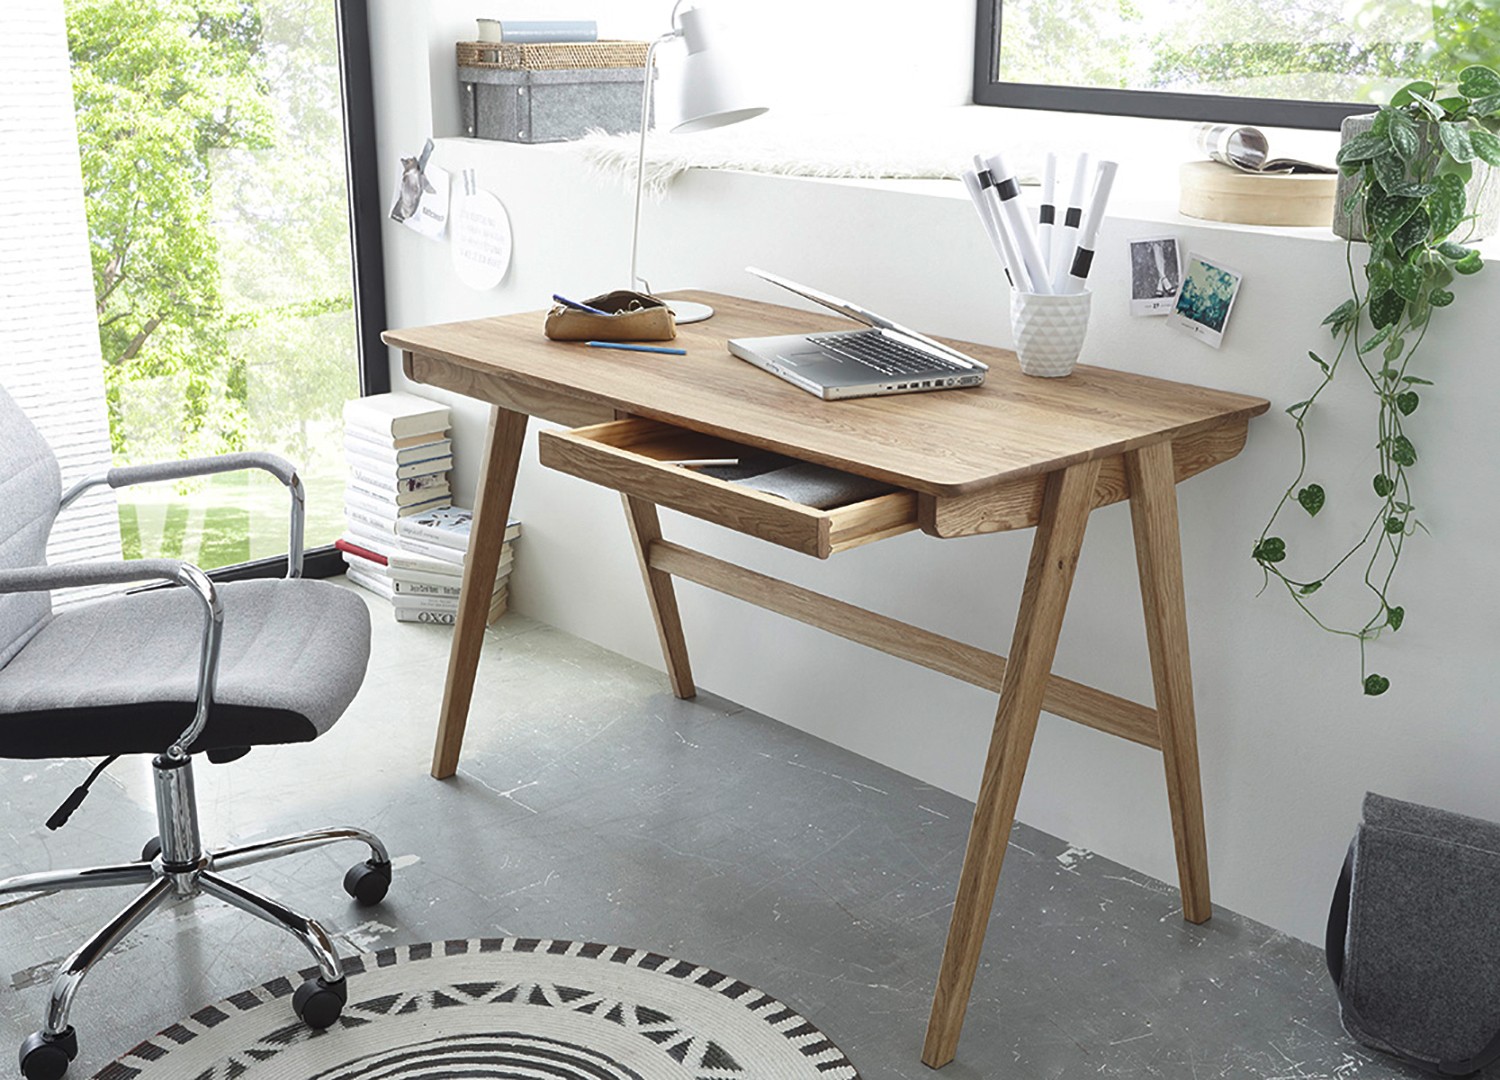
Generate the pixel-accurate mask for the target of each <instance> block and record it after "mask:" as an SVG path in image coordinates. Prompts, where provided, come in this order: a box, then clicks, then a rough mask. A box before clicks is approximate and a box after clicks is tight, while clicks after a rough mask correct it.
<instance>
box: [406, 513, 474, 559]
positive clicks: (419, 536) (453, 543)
mask: <svg viewBox="0 0 1500 1080" xmlns="http://www.w3.org/2000/svg"><path fill="white" fill-rule="evenodd" d="M404 526H405V527H404V528H401V529H400V530H398V532H399V534H400V536H401V537H402V539H411V540H420V541H421V542H423V543H426V544H433V545H436V546H438V547H445V548H447V549H449V550H450V551H456V552H458V553H459V554H460V555H463V554H467V552H468V550H469V534H468V533H454V532H450V531H449V530H447V529H434V528H433V527H432V526H431V525H421V524H418V523H417V522H415V521H408V522H405V523H404Z"/></svg>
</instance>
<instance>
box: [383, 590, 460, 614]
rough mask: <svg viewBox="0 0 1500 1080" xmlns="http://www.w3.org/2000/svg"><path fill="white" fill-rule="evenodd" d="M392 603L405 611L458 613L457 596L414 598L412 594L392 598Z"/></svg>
mask: <svg viewBox="0 0 1500 1080" xmlns="http://www.w3.org/2000/svg"><path fill="white" fill-rule="evenodd" d="M391 603H392V604H394V605H395V606H396V607H397V608H399V609H401V610H403V611H457V610H458V597H456V596H412V595H410V594H406V595H402V596H396V595H394V591H393V595H392V597H391Z"/></svg>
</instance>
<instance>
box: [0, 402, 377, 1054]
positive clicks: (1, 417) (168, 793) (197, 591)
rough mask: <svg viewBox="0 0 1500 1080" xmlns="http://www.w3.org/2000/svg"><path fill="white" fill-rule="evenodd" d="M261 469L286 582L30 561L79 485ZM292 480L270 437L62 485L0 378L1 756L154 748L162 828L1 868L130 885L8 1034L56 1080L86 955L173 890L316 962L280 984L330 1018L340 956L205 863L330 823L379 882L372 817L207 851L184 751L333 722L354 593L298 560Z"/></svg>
mask: <svg viewBox="0 0 1500 1080" xmlns="http://www.w3.org/2000/svg"><path fill="white" fill-rule="evenodd" d="M248 468H259V469H264V470H266V471H268V472H271V473H273V474H274V475H275V476H276V477H277V478H278V479H280V480H281V481H282V483H283V484H285V485H286V486H287V488H288V489H289V490H290V493H291V503H292V517H291V536H290V549H289V550H290V557H289V559H288V573H287V579H286V580H259V581H241V582H233V583H227V584H216V583H214V582H213V581H210V580H209V578H208V577H207V576H206V575H205V574H204V573H203V571H202V570H200V569H198V568H197V567H196V566H192V565H189V564H188V563H183V562H177V561H174V560H170V559H142V560H137V561H133V562H103V563H83V564H73V565H65V566H48V565H47V564H46V544H47V536H48V534H49V532H50V531H51V528H52V523H53V520H54V519H55V518H56V517H57V515H58V512H59V511H60V510H61V509H62V508H64V507H66V506H67V505H68V504H69V503H71V502H72V501H73V500H74V499H76V498H77V497H78V496H79V495H80V494H82V493H83V492H84V491H86V490H88V489H89V488H90V487H93V486H96V485H99V484H108V485H109V486H110V487H123V486H126V485H129V484H136V483H141V482H145V481H151V480H173V479H179V478H182V477H187V476H201V475H206V474H208V473H217V472H227V471H232V470H239V469H248ZM302 503H303V493H302V482H301V480H300V479H299V478H298V476H297V472H296V470H295V469H294V468H293V467H292V466H291V465H290V464H288V463H287V462H286V461H283V460H282V459H280V458H278V457H275V456H272V455H269V454H228V455H225V456H223V457H219V458H210V459H201V460H189V461H174V462H170V463H167V464H163V465H147V466H132V467H127V468H116V469H110V470H109V471H108V472H107V473H104V474H102V475H100V476H97V477H93V478H91V479H89V480H85V481H83V482H82V483H79V484H78V485H76V486H75V487H73V488H72V489H71V490H70V491H68V492H67V494H63V493H62V490H61V481H60V479H59V473H58V466H57V459H56V458H55V457H54V456H53V455H52V452H51V451H50V450H49V449H48V447H47V445H46V443H45V442H43V440H42V438H41V436H40V435H39V434H38V432H37V430H36V428H34V427H33V426H32V425H31V423H30V422H29V421H28V420H27V419H26V417H25V416H24V415H22V413H21V410H20V408H19V406H17V404H16V403H15V401H14V400H13V399H12V398H11V397H10V395H9V394H7V393H6V392H5V390H4V389H3V388H0V757H10V758H28V759H30V758H48V757H96V756H97V757H108V758H109V759H110V760H113V758H114V757H115V756H118V755H120V754H141V753H154V754H156V757H155V758H154V759H153V761H152V769H153V775H154V778H155V787H156V815H157V824H158V835H157V837H156V838H154V839H153V840H152V841H150V842H149V843H148V844H147V845H146V848H145V850H144V851H142V853H141V857H140V859H138V860H136V861H131V862H121V863H116V864H114V865H112V866H95V867H89V868H87V869H78V870H62V871H53V872H49V873H42V874H28V875H25V876H22V877H13V878H9V879H6V880H4V881H0V896H3V895H5V894H13V893H25V892H51V891H55V890H61V889H94V888H106V887H112V886H116V885H144V886H145V887H146V888H145V891H144V892H142V893H141V894H140V895H139V896H138V897H137V898H136V899H135V900H134V901H132V902H131V903H130V905H129V906H128V907H126V908H125V909H124V910H123V911H121V912H120V914H119V915H117V916H115V918H114V919H113V920H112V921H111V922H110V923H109V924H108V925H107V926H105V927H104V928H103V929H102V930H100V931H99V932H98V933H97V934H95V935H94V936H93V937H92V938H90V939H89V940H88V941H87V942H85V943H84V944H83V945H82V946H81V947H80V948H79V949H78V951H77V952H75V953H74V954H73V955H72V956H71V957H70V958H69V959H68V960H67V961H66V962H65V963H64V964H63V965H62V968H61V970H60V971H59V972H58V974H57V977H56V978H55V979H54V980H53V983H52V997H51V1001H50V1003H49V1005H48V1009H47V1018H46V1023H45V1025H44V1026H43V1027H42V1029H41V1030H40V1031H37V1032H35V1033H34V1034H32V1035H31V1036H30V1037H28V1038H27V1039H26V1040H25V1042H23V1043H22V1044H21V1071H22V1072H23V1073H24V1074H25V1076H26V1077H27V1080H57V1078H58V1077H61V1076H62V1075H63V1073H65V1072H66V1071H67V1068H68V1063H69V1062H70V1061H72V1060H73V1058H74V1057H75V1056H76V1055H77V1053H78V1040H77V1035H76V1034H75V1032H74V1030H73V1028H72V1027H71V1026H70V1024H69V1023H68V1013H69V1010H70V1009H71V1007H72V1003H73V996H74V994H75V993H77V991H78V986H79V983H80V982H81V981H82V980H83V977H84V976H85V975H86V974H88V971H89V969H90V968H91V967H92V966H93V965H94V964H95V963H96V962H97V961H98V960H99V959H100V958H101V957H102V956H103V955H104V954H105V953H107V952H108V951H109V950H110V949H111V948H113V947H114V946H115V945H116V944H117V943H119V941H120V940H121V939H122V938H124V937H125V936H126V935H127V934H128V933H130V931H131V930H132V929H134V928H135V927H136V926H137V925H139V924H140V923H141V921H142V920H144V919H145V918H146V916H148V915H149V914H150V913H151V912H152V911H153V910H154V909H155V908H157V907H159V906H161V905H162V904H163V903H164V902H166V901H167V900H169V899H171V898H172V897H174V896H178V897H189V896H196V895H197V894H199V893H200V892H202V893H208V894H209V895H210V896H214V897H217V898H219V899H220V900H223V901H226V902H227V903H229V904H232V905H234V906H235V907H238V908H240V909H242V910H244V911H247V912H249V913H250V914H251V915H254V916H257V917H258V918H261V919H264V920H266V921H267V922H270V923H272V924H274V925H276V926H279V927H281V928H282V929H284V930H286V931H288V932H289V933H291V934H292V935H293V936H294V937H296V938H297V939H298V940H300V941H301V942H302V944H303V945H305V946H306V947H307V949H308V951H309V952H311V953H312V955H313V957H314V959H316V961H317V966H318V975H317V976H316V977H314V978H312V979H309V980H308V981H307V982H305V983H303V984H302V986H301V987H300V988H298V990H297V991H296V993H295V994H294V995H293V999H292V1007H293V1008H294V1009H295V1011H296V1013H297V1015H298V1017H300V1018H301V1019H302V1020H303V1021H304V1022H305V1023H307V1024H309V1025H310V1026H312V1027H317V1028H323V1027H327V1026H329V1025H330V1024H332V1023H333V1022H334V1021H335V1020H337V1019H338V1016H339V1014H340V1012H341V1011H342V1010H343V1007H344V1004H345V1002H346V1000H347V993H348V992H347V988H346V986H345V983H344V975H343V970H342V968H341V966H340V963H339V957H338V954H337V953H336V952H335V951H334V948H333V945H332V943H331V942H330V941H329V938H328V935H327V933H326V932H325V931H324V930H323V928H322V927H321V926H319V925H318V924H317V923H316V922H314V921H313V920H312V919H308V918H304V917H303V916H301V915H298V914H297V913H296V912H293V911H289V910H288V909H286V908H285V907H283V906H282V905H280V904H278V903H276V902H275V901H274V900H269V899H266V898H265V897H262V896H259V895H257V894H255V893H253V892H251V891H250V890H248V889H246V888H244V887H243V886H241V885H238V884H236V883H234V882H232V881H230V880H228V879H227V878H225V877H223V876H221V872H222V871H224V870H229V869H231V868H234V867H240V866H246V865H248V864H250V863H256V862H262V861H264V860H267V859H275V858H279V857H280V856H283V855H289V854H292V853H294V852H301V851H305V850H307V849H309V848H314V847H319V846H322V845H324V844H330V843H334V842H337V841H342V840H355V841H361V842H363V843H364V844H366V845H368V847H369V850H370V858H369V859H368V860H366V861H365V862H362V863H359V864H357V865H355V866H354V867H352V868H351V869H350V871H349V873H348V874H347V875H346V876H345V878H344V888H345V890H346V891H347V892H348V893H349V894H350V895H351V896H353V897H354V898H355V900H357V901H358V902H360V903H363V904H375V903H379V902H380V900H382V899H383V898H384V897H385V893H386V889H387V888H388V887H389V885H390V881H391V862H390V858H389V857H388V855H387V854H386V850H385V847H384V846H383V845H382V844H381V842H380V841H379V840H378V839H376V837H375V836H373V835H372V834H371V833H368V832H366V831H365V830H363V829H357V828H352V827H343V828H332V829H320V830H317V831H315V832H306V833H300V834H297V835H294V836H283V837H278V838H276V839H272V840H263V841H260V842H258V843H250V844H244V845H241V846H237V847H229V848H221V849H218V850H211V851H205V850H204V849H203V847H202V845H201V843H200V840H199V834H198V809H197V805H196V803H195V801H194V797H193V765H192V755H194V754H196V753H200V752H201V753H204V754H206V755H207V757H208V759H209V760H210V761H213V762H223V761H229V760H233V759H234V758H236V757H239V756H241V755H243V754H244V753H246V752H248V749H249V748H250V747H253V746H258V745H261V744H266V743H289V742H303V741H306V740H309V739H315V738H317V737H318V736H319V735H321V734H322V733H323V732H325V731H327V730H328V729H329V728H330V727H332V726H333V723H334V721H335V720H337V719H338V718H339V715H340V714H341V713H342V712H343V711H344V709H345V708H346V707H347V706H348V705H349V702H350V701H351V700H352V699H353V698H354V695H355V692H356V691H357V690H358V689H359V685H360V682H361V681H362V680H363V678H364V674H365V667H366V665H367V663H368V661H369V654H370V616H369V612H368V610H367V609H366V608H365V605H364V603H363V601H361V600H360V599H359V597H358V596H356V595H354V594H353V593H351V592H349V591H347V590H344V589H340V588H338V587H337V586H335V585H330V584H328V583H326V582H321V581H303V580H300V575H301V572H302ZM152 580H159V581H168V582H176V583H177V584H178V585H180V586H182V588H172V589H156V590H150V591H146V592H141V593H134V594H127V595H122V596H115V597H111V598H108V599H102V600H96V601H94V602H92V603H86V604H78V605H75V606H70V607H66V608H63V609H62V610H59V611H53V610H52V605H51V599H50V595H49V592H50V590H52V589H57V588H63V587H69V586H77V585H97V584H106V583H107V584H115V583H121V582H135V581H152ZM108 763H109V762H108V761H105V762H104V763H103V764H102V765H101V766H99V768H98V769H96V770H95V771H94V775H92V776H90V777H89V779H88V780H87V781H85V783H84V784H83V785H82V786H80V787H79V788H78V789H77V790H76V791H74V792H73V795H72V796H71V797H70V798H69V799H68V801H67V802H65V803H64V805H63V807H62V808H61V809H60V810H59V811H58V813H57V814H56V815H54V818H53V820H52V821H50V822H48V824H49V826H51V827H53V828H56V827H57V826H58V825H59V824H61V822H62V821H64V820H66V818H67V815H68V814H69V813H71V812H72V810H74V809H76V808H77V805H78V803H80V802H82V800H83V797H84V795H85V793H86V792H87V789H88V784H89V783H91V782H92V781H93V780H94V778H95V777H96V776H97V775H98V773H99V772H100V771H102V769H103V768H104V766H105V765H108Z"/></svg>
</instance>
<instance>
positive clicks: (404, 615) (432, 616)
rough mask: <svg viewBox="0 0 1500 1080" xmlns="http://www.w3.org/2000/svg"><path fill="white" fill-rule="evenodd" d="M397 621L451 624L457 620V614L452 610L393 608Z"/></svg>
mask: <svg viewBox="0 0 1500 1080" xmlns="http://www.w3.org/2000/svg"><path fill="white" fill-rule="evenodd" d="M393 610H394V611H395V614H396V621H397V622H411V623H431V624H432V625H434V626H452V625H453V624H454V622H455V621H456V620H457V615H456V614H455V613H454V612H452V611H413V610H411V609H409V608H395V609H393Z"/></svg>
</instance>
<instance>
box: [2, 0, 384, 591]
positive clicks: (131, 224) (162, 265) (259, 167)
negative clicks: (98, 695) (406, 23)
mask: <svg viewBox="0 0 1500 1080" xmlns="http://www.w3.org/2000/svg"><path fill="white" fill-rule="evenodd" d="M14 7H15V10H14V11H12V10H11V9H10V8H6V9H5V13H6V14H5V17H4V18H0V29H4V30H6V31H7V33H6V34H5V35H0V37H3V38H4V41H5V50H4V51H5V53H6V55H9V52H10V50H11V47H12V46H14V48H15V50H16V52H17V55H18V56H20V57H23V58H29V59H28V60H27V62H28V64H30V66H31V67H35V68H37V71H38V72H41V73H42V74H45V75H46V76H47V77H46V78H45V79H43V78H40V77H38V78H36V79H33V80H31V81H29V82H27V81H25V80H21V79H19V78H18V79H17V80H15V81H16V82H17V86H15V87H9V86H7V94H6V95H5V96H4V98H3V100H0V104H4V105H5V106H6V113H5V115H6V117H7V118H9V119H7V122H6V123H5V124H0V128H6V129H7V130H11V131H13V132H14V131H16V130H19V131H21V132H26V133H28V134H27V139H26V142H27V145H29V146H30V147H31V148H32V152H33V156H34V158H37V159H38V160H39V161H40V162H41V164H43V165H45V166H46V168H45V169H43V168H40V167H38V168H33V169H30V170H22V171H20V172H18V173H17V175H16V177H15V178H14V179H13V181H12V182H10V183H8V184H7V185H6V188H7V190H8V191H9V189H10V188H11V187H12V186H13V187H14V188H15V190H14V191H13V192H10V194H11V195H12V197H11V198H10V199H9V200H8V205H9V204H10V203H14V204H15V205H14V206H9V209H8V210H5V211H0V220H3V221H6V222H9V223H10V226H11V227H10V228H8V229H7V230H6V231H5V236H4V239H5V240H6V242H7V243H6V244H3V245H0V247H8V246H9V242H10V241H12V240H14V241H15V242H16V243H17V244H19V245H21V247H20V249H18V252H17V254H18V255H19V256H20V257H17V258H13V259H8V260H5V262H6V265H7V266H8V267H9V271H8V272H7V273H4V274H3V275H0V296H8V297H10V298H12V299H17V298H19V297H20V296H21V295H22V294H25V295H26V296H30V295H31V294H32V293H35V294H36V303H34V304H32V305H29V306H28V305H19V307H21V308H24V310H20V311H17V312H16V315H15V318H13V319H0V339H3V340H5V341H6V342H7V343H9V344H11V345H12V346H14V348H13V349H12V350H11V351H10V352H9V353H7V357H6V362H5V364H3V365H0V377H3V378H4V379H5V380H6V382H7V385H10V386H11V387H12V389H13V391H15V392H16V395H17V397H18V398H23V399H24V400H23V405H28V406H29V411H30V412H31V413H33V414H34V415H36V416H37V418H38V420H39V422H40V423H43V424H49V423H51V422H52V421H53V420H54V419H56V421H57V423H54V424H52V428H56V430H52V428H49V429H48V430H47V431H46V434H47V436H48V438H49V441H50V442H52V444H53V445H54V447H55V448H57V449H58V452H59V454H60V456H62V457H63V458H64V466H65V470H66V472H67V479H69V480H76V479H80V478H81V476H82V475H86V474H88V473H92V472H98V471H101V470H102V468H104V467H107V466H108V465H109V464H111V463H114V464H136V463H141V462H147V461H159V460H165V459H170V458H175V457H187V456H196V455H209V454H219V453H223V452H225V451H229V450H236V449H242V448H246V449H248V448H254V449H266V450H272V451H276V452H279V453H281V454H283V455H285V456H287V457H289V458H291V459H292V460H294V461H296V462H297V463H298V464H299V466H300V467H301V470H302V474H303V479H304V482H305V483H306V484H307V488H308V515H307V542H308V546H309V547H311V548H314V549H317V548H319V547H320V546H323V545H328V544H331V542H332V540H333V539H334V538H335V537H336V536H337V535H338V533H339V532H340V531H341V530H342V526H343V520H342V516H341V514H340V509H341V507H342V503H343V498H342V475H343V463H342V451H341V440H340V434H341V422H340V408H341V405H342V403H343V401H344V400H345V399H346V398H348V397H352V396H355V395H357V394H359V393H360V392H361V391H362V390H363V392H366V393H371V392H378V391H380V390H384V389H388V388H389V375H388V372H387V368H386V364H387V353H386V350H385V348H384V346H383V345H381V344H380V342H379V333H380V331H381V329H382V328H383V323H384V300H383V293H384V283H383V280H382V273H381V267H380V249H379V217H378V207H377V202H376V200H377V198H378V196H377V194H376V192H377V187H376V181H375V173H374V167H375V160H374V123H373V105H372V101H371V95H370V66H369V53H368V30H367V26H366V8H365V5H364V4H363V3H359V2H353V0H351V2H344V0H339V2H333V0H221V2H219V3H215V4H208V5H205V4H197V3H191V2H186V0H46V2H42V3H38V4H35V5H14ZM43 60H45V61H46V63H45V64H43V63H42V61H43ZM0 66H3V65H0ZM70 67H71V71H70ZM20 70H21V71H22V72H23V73H29V74H35V73H33V72H31V71H30V68H29V67H24V68H22V69H20ZM70 75H71V78H70ZM23 82H24V85H22V84H23ZM70 83H71V85H70ZM75 120H76V131H75ZM17 124H19V128H17ZM75 139H76V141H74V142H72V145H71V147H70V146H68V145H66V143H67V142H69V141H72V140H75ZM43 149H45V151H46V153H45V154H43V153H42V150H43ZM36 163H37V162H36V161H34V164H36ZM47 170H51V171H50V172H49V171H47ZM80 174H81V175H80ZM23 226H24V227H23ZM11 232H15V233H16V235H15V236H11V235H10V233H11ZM351 241H353V242H351ZM64 256H66V258H64ZM64 271H66V273H64ZM80 272H81V275H82V276H81V277H80ZM69 290H71V291H69ZM80 294H81V295H80ZM84 298H86V299H84ZM17 306H18V305H14V304H12V305H7V308H8V309H10V308H15V307H17ZM28 320H29V321H28ZM69 320H72V321H69ZM79 320H84V321H86V322H88V323H89V324H91V325H90V326H89V330H88V332H87V333H83V332H81V331H80V332H76V333H75V332H74V331H75V330H79V328H80V327H81V326H82V325H83V323H82V322H80V321H79ZM75 323H77V324H78V325H77V326H75V325H74V324H75ZM37 326H41V327H45V328H47V330H48V331H49V332H37V330H36V328H37ZM33 383H35V384H36V386H33ZM33 389H35V390H36V393H30V391H31V390H33ZM28 394H29V396H28ZM54 414H55V416H54ZM59 424H60V425H61V426H60V427H59V426H58V425H59ZM75 459H76V460H75ZM173 488H174V485H169V484H159V485H145V486H141V487H137V488H131V489H123V490H121V491H119V492H109V491H101V492H95V493H93V494H91V495H90V496H88V497H87V499H86V500H85V502H84V503H83V504H80V507H79V508H75V509H73V510H70V512H69V516H68V520H67V521H66V522H65V523H64V527H63V528H62V530H61V537H62V540H64V541H66V542H67V543H68V544H70V545H72V547H76V548H78V549H79V553H82V554H89V555H95V556H97V555H98V554H100V553H107V554H113V555H115V556H116V557H118V556H119V554H120V553H122V552H123V554H124V555H125V556H126V557H128V558H136V557H142V556H147V557H149V556H158V555H159V556H167V557H176V558H184V559H187V560H188V561H191V562H195V563H197V564H198V565H200V566H203V567H204V568H206V569H213V568H219V567H230V566H234V567H237V568H238V569H237V570H236V571H234V575H235V576H239V575H242V574H245V573H252V574H253V573H258V572H271V573H279V572H280V570H279V569H278V564H279V566H280V567H284V566H285V560H284V559H283V558H282V557H281V552H282V551H283V550H284V548H285V546H286V514H287V501H286V495H285V492H284V490H283V489H282V487H281V486H280V484H279V483H277V482H276V481H275V480H274V479H271V478H269V477H266V476H263V475H262V474H260V473H238V474H226V475H223V476H217V477H213V478H208V479H204V480H195V481H185V482H182V483H180V484H178V485H175V488H176V490H173ZM60 542H61V541H60ZM70 550H71V549H70ZM339 570H342V565H341V563H340V561H339V560H338V557H337V553H335V552H333V551H332V549H331V547H330V548H325V549H324V551H321V552H315V554H314V557H312V558H310V559H309V560H308V563H307V571H308V572H309V573H319V572H336V571H339Z"/></svg>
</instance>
